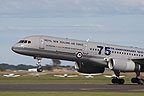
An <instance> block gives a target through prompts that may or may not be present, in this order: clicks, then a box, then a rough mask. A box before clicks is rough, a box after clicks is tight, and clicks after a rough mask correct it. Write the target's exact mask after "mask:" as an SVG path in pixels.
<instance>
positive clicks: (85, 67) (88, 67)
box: [75, 62, 105, 74]
mask: <svg viewBox="0 0 144 96" xmlns="http://www.w3.org/2000/svg"><path fill="white" fill-rule="evenodd" d="M75 69H76V70H77V71H78V72H81V73H88V74H92V73H103V72H104V70H105V68H104V67H101V66H96V64H91V63H87V62H76V64H75Z"/></svg>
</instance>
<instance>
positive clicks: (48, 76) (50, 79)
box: [0, 72, 133, 84]
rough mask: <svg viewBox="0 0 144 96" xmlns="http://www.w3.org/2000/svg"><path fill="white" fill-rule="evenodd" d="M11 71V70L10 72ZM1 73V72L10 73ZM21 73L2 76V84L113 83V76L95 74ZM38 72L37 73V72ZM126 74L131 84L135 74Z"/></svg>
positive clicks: (0, 79)
mask: <svg viewBox="0 0 144 96" xmlns="http://www.w3.org/2000/svg"><path fill="white" fill-rule="evenodd" d="M9 73H10V72H9ZM9 73H1V74H9ZM15 74H21V75H23V76H21V77H16V78H14V77H9V78H8V77H3V76H0V84H111V78H105V77H104V76H103V75H102V76H95V77H94V78H85V77H84V76H79V77H76V78H75V77H74V78H59V77H54V76H53V75H54V74H64V73H49V72H48V73H44V74H45V75H42V76H40V77H35V76H31V75H29V73H15ZM35 74H37V73H35ZM67 74H77V73H67ZM111 74H112V73H111V72H105V73H104V75H111ZM124 75H126V77H125V78H124V79H125V81H126V82H125V83H126V84H131V82H130V81H131V80H130V79H131V78H132V76H133V74H132V75H131V74H124Z"/></svg>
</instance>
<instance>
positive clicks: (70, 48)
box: [12, 36, 144, 85]
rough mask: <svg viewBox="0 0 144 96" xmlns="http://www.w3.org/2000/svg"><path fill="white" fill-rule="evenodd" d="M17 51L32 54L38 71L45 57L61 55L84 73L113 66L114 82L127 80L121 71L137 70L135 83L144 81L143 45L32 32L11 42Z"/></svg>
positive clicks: (96, 71) (95, 71) (98, 71)
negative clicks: (134, 45) (125, 44)
mask: <svg viewBox="0 0 144 96" xmlns="http://www.w3.org/2000/svg"><path fill="white" fill-rule="evenodd" d="M12 50H13V51H14V52H16V53H18V54H21V55H26V56H31V57H33V58H34V59H36V60H37V71H38V72H42V71H43V69H42V67H41V60H42V58H50V59H60V60H67V61H73V62H76V64H75V68H76V69H77V71H78V72H81V73H88V74H92V73H103V72H104V71H105V68H109V69H111V70H112V71H113V72H114V73H115V75H116V76H117V77H116V78H114V79H113V80H112V83H113V84H115V83H117V84H124V83H125V80H124V79H119V77H120V73H121V72H135V73H136V77H134V78H132V79H131V82H132V83H137V84H141V85H143V84H144V80H143V79H141V78H139V77H140V73H141V72H144V49H142V48H136V47H127V46H120V45H112V44H104V43H97V42H90V41H88V42H87V41H82V40H73V39H68V38H58V37H50V36H29V37H26V38H24V39H21V40H20V41H19V42H18V43H16V44H15V45H13V46H12Z"/></svg>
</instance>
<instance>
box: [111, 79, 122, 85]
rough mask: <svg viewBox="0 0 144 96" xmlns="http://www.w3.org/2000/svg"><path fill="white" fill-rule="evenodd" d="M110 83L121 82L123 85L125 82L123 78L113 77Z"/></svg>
mask: <svg viewBox="0 0 144 96" xmlns="http://www.w3.org/2000/svg"><path fill="white" fill-rule="evenodd" d="M112 83H113V84H121V85H123V84H124V83H125V80H124V79H118V78H114V79H112Z"/></svg>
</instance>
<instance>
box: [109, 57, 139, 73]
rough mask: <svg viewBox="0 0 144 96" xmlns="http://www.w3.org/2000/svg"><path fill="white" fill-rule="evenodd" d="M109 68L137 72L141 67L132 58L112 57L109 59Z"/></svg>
mask: <svg viewBox="0 0 144 96" xmlns="http://www.w3.org/2000/svg"><path fill="white" fill-rule="evenodd" d="M108 68H109V69H111V70H118V71H121V72H137V71H140V69H141V67H140V65H139V64H135V62H133V61H132V60H127V59H125V60H123V59H112V58H110V59H109V60H108Z"/></svg>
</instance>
